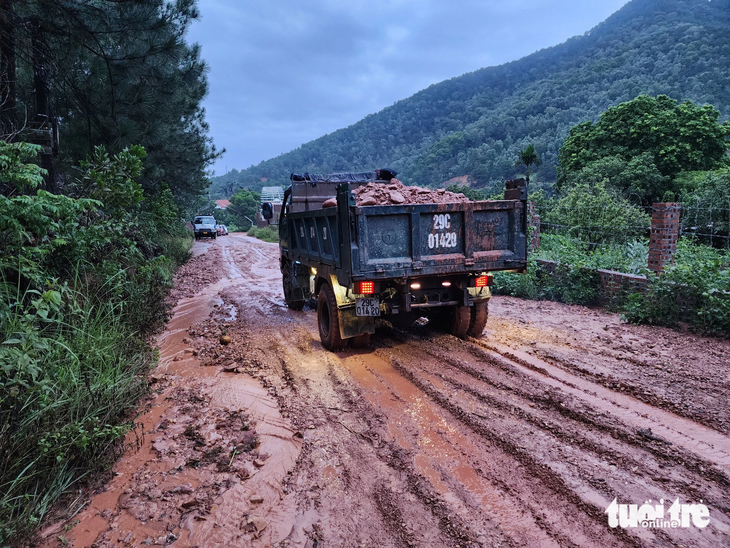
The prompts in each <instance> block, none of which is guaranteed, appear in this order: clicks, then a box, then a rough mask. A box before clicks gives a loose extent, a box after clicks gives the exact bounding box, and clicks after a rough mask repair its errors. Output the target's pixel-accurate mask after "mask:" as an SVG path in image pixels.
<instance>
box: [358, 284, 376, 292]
mask: <svg viewBox="0 0 730 548" xmlns="http://www.w3.org/2000/svg"><path fill="white" fill-rule="evenodd" d="M355 293H358V294H359V295H372V294H373V293H375V282H357V283H355Z"/></svg>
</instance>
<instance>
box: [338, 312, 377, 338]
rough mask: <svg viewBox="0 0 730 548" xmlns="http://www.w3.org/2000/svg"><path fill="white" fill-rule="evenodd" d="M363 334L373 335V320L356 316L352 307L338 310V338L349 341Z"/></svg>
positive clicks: (368, 317) (371, 317) (372, 318)
mask: <svg viewBox="0 0 730 548" xmlns="http://www.w3.org/2000/svg"><path fill="white" fill-rule="evenodd" d="M363 333H370V334H371V335H372V334H373V333H375V318H374V317H373V316H358V315H357V314H356V313H355V307H354V306H352V307H347V308H340V337H342V338H343V339H351V338H352V337H356V336H358V335H362V334H363Z"/></svg>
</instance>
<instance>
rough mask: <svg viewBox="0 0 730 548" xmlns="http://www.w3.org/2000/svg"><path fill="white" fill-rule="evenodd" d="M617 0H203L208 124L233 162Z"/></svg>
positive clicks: (522, 48)
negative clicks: (208, 82) (207, 71)
mask: <svg viewBox="0 0 730 548" xmlns="http://www.w3.org/2000/svg"><path fill="white" fill-rule="evenodd" d="M625 3H626V0H606V1H602V2H585V1H579V0H558V1H548V0H494V1H490V2H483V1H478V0H452V1H450V2H445V1H443V0H372V1H367V2H366V1H363V0H350V1H347V2H342V1H335V0H319V1H317V0H297V1H294V0H269V1H265V0H251V1H247V2H242V3H238V2H236V3H233V2H231V1H230V0H201V1H200V11H201V13H202V20H201V21H200V22H199V23H196V24H195V25H194V26H193V28H192V29H191V32H190V35H189V39H190V40H191V41H196V42H199V43H200V44H201V45H202V47H203V57H204V58H205V59H206V61H207V62H208V64H209V66H210V74H209V79H210V94H209V96H208V98H207V99H206V102H205V107H206V109H207V112H208V121H209V123H210V127H211V134H212V135H213V138H214V139H215V142H216V144H217V145H218V146H224V147H226V149H227V150H228V153H227V154H226V157H225V158H223V159H222V160H220V161H219V162H218V164H217V165H216V166H215V170H216V172H218V173H222V172H223V171H224V168H225V167H226V166H227V167H228V168H233V167H236V168H237V169H241V168H244V167H248V166H249V165H251V164H255V163H258V162H260V161H262V160H265V159H267V158H270V157H273V156H276V155H278V154H280V153H282V152H286V151H288V150H291V149H293V148H296V147H297V146H299V145H300V144H302V143H304V142H306V141H309V140H312V139H314V138H316V137H319V136H321V135H323V134H325V133H329V132H332V131H334V130H336V129H338V128H341V127H345V126H347V125H350V124H353V123H355V122H357V121H358V120H359V119H361V118H363V117H364V116H366V115H367V114H370V113H373V112H376V111H378V110H380V109H382V108H384V107H386V106H388V105H390V104H392V103H393V102H395V101H397V100H399V99H403V98H405V97H408V96H410V95H412V94H413V93H415V92H417V91H419V90H420V89H423V88H425V87H427V86H429V85H430V84H433V83H436V82H439V81H442V80H445V79H448V78H452V77H454V76H458V75H460V74H463V73H464V72H469V71H473V70H476V69H478V68H481V67H484V66H490V65H496V64H501V63H504V62H507V61H510V60H514V59H517V58H520V57H523V56H525V55H528V54H529V53H531V52H533V51H535V50H537V49H541V48H544V47H548V46H550V45H554V44H557V43H560V42H562V41H564V40H566V39H567V38H569V37H570V36H573V35H576V34H582V33H583V32H585V31H586V30H589V29H590V28H591V27H593V26H595V25H596V24H597V23H599V22H600V21H602V20H603V19H605V18H606V17H607V16H608V15H610V14H611V13H612V12H614V11H616V10H617V9H619V8H620V7H621V6H622V5H623V4H625Z"/></svg>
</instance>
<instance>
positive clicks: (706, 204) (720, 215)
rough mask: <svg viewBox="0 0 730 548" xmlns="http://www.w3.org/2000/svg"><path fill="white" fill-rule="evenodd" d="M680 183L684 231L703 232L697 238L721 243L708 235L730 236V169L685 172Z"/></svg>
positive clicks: (707, 241)
mask: <svg viewBox="0 0 730 548" xmlns="http://www.w3.org/2000/svg"><path fill="white" fill-rule="evenodd" d="M679 182H680V185H681V187H682V191H681V199H682V209H683V211H682V231H683V232H684V233H690V234H691V233H698V234H704V235H703V236H698V239H699V240H700V241H702V242H703V243H706V244H710V243H715V244H717V243H718V240H714V241H713V240H712V239H711V238H710V237H709V236H707V234H714V235H718V236H721V237H725V238H727V237H730V169H722V170H717V171H706V172H695V173H684V174H682V176H681V177H679ZM725 241H727V240H725Z"/></svg>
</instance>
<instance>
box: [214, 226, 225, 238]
mask: <svg viewBox="0 0 730 548" xmlns="http://www.w3.org/2000/svg"><path fill="white" fill-rule="evenodd" d="M216 232H217V233H218V236H228V227H227V226H226V225H216Z"/></svg>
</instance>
